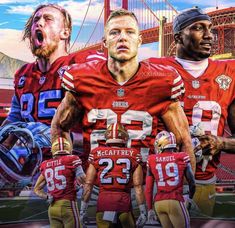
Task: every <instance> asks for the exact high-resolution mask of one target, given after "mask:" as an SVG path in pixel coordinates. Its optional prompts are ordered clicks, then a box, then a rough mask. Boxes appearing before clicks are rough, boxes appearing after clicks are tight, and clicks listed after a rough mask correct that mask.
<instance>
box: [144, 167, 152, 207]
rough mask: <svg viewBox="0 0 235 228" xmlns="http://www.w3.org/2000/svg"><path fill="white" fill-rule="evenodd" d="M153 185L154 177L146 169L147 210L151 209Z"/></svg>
mask: <svg viewBox="0 0 235 228" xmlns="http://www.w3.org/2000/svg"><path fill="white" fill-rule="evenodd" d="M153 184H154V177H153V174H152V172H151V170H150V168H149V167H148V168H147V175H146V186H145V198H146V203H147V207H148V210H151V209H152V208H153V202H152V201H153Z"/></svg>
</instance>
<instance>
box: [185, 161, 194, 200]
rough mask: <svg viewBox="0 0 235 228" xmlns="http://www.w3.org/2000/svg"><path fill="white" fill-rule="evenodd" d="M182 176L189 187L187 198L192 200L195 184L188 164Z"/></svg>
mask: <svg viewBox="0 0 235 228" xmlns="http://www.w3.org/2000/svg"><path fill="white" fill-rule="evenodd" d="M184 175H185V177H186V180H187V182H188V185H189V198H190V199H192V198H193V196H194V193H195V191H196V183H195V178H194V175H193V171H192V167H191V164H190V163H188V164H187V166H186V169H185V173H184Z"/></svg>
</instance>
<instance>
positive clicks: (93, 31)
mask: <svg viewBox="0 0 235 228" xmlns="http://www.w3.org/2000/svg"><path fill="white" fill-rule="evenodd" d="M103 12H104V6H103V9H102V11H101V13H100V16H99V18H98V20H97V22H96V24H95V27H94V29H93V31H92V33H91V35H90V37H89V39H88V41H87V42H86V44H85V46H84V48H85V47H86V46H87V44H88V43H89V42H90V40H91V37H92V36H93V34H94V32H95V29H96V27H97V25H98V23H99V21H100V18H101V16H102V14H103Z"/></svg>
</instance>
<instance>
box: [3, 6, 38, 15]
mask: <svg viewBox="0 0 235 228" xmlns="http://www.w3.org/2000/svg"><path fill="white" fill-rule="evenodd" d="M34 10H35V7H34V6H33V5H24V6H9V9H8V10H7V13H9V14H21V15H31V13H32V12H33V11H34Z"/></svg>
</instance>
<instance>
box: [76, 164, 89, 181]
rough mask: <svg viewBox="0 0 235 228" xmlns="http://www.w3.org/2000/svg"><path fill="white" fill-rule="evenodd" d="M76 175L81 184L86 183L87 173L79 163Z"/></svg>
mask: <svg viewBox="0 0 235 228" xmlns="http://www.w3.org/2000/svg"><path fill="white" fill-rule="evenodd" d="M75 175H76V179H77V182H78V183H79V184H80V185H84V184H85V180H86V174H85V173H84V170H83V168H82V166H81V165H79V166H78V167H77V168H76V170H75Z"/></svg>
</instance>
